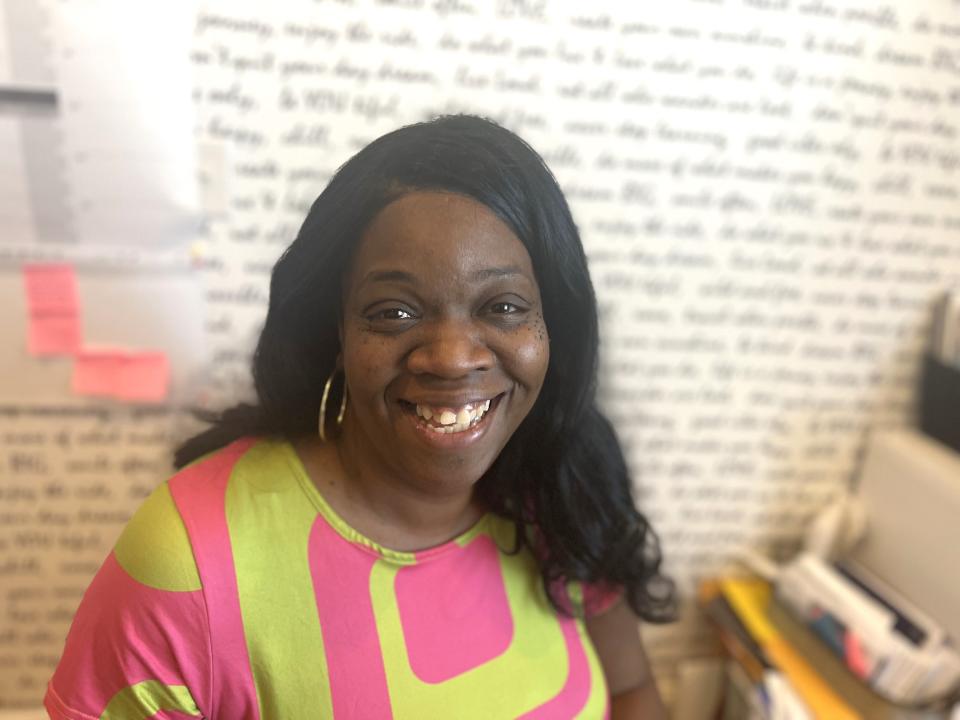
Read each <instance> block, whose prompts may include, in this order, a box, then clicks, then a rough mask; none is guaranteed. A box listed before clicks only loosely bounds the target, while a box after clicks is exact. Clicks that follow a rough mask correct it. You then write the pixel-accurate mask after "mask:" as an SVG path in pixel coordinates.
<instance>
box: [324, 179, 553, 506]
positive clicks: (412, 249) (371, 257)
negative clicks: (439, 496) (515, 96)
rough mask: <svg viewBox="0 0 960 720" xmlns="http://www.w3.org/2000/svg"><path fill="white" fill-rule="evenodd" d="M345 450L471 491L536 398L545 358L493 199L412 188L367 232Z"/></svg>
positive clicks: (352, 342)
mask: <svg viewBox="0 0 960 720" xmlns="http://www.w3.org/2000/svg"><path fill="white" fill-rule="evenodd" d="M342 347H343V364H344V371H345V373H346V378H347V386H348V388H349V405H348V412H347V417H346V419H345V420H344V428H343V435H342V440H341V451H342V452H346V453H348V456H349V459H350V461H351V462H352V463H360V467H362V468H363V469H364V470H365V471H367V472H376V473H388V474H389V476H390V477H392V478H393V479H395V480H400V481H402V482H405V483H412V484H413V485H415V486H417V487H419V488H421V489H422V490H424V491H429V492H435V493H443V494H446V493H457V492H462V491H465V490H468V489H470V488H471V487H472V485H473V483H475V482H476V481H477V480H479V479H480V477H481V476H482V475H483V473H484V472H486V470H487V469H488V468H489V467H490V465H491V464H492V463H493V461H494V460H495V459H496V458H497V456H498V455H499V454H500V451H501V450H502V449H503V447H504V445H506V443H507V441H508V440H509V439H510V437H511V436H512V435H513V433H514V431H515V430H516V429H517V427H518V426H519V425H520V423H521V421H522V420H523V419H524V418H525V417H526V415H527V413H529V412H530V409H531V408H532V407H533V404H534V402H535V401H536V399H537V394H538V393H539V392H540V387H541V386H542V384H543V378H544V375H545V374H546V371H547V364H548V362H549V358H550V345H549V339H548V337H547V328H546V325H545V324H544V321H543V311H542V307H541V302H540V289H539V287H538V285H537V281H536V278H535V276H534V273H533V266H532V263H531V261H530V256H529V255H528V254H527V250H526V248H525V247H524V246H523V243H521V242H520V240H519V239H518V238H517V237H516V235H514V234H513V232H512V231H511V230H510V229H509V228H508V227H507V226H506V225H505V224H504V223H503V222H502V221H501V220H500V219H499V218H497V216H496V215H494V214H493V212H492V211H490V210H489V209H488V208H487V207H486V206H484V205H482V204H480V203H478V202H476V201H474V200H471V199H469V198H466V197H463V196H461V195H455V194H451V193H442V192H415V193H411V194H409V195H405V196H404V197H402V198H400V199H399V200H396V201H395V202H393V203H391V204H390V205H388V206H387V207H386V208H384V209H383V210H382V211H381V212H380V213H379V214H378V215H377V216H376V217H375V218H374V220H373V222H372V223H371V224H370V225H369V226H368V228H367V229H366V231H365V232H364V234H363V237H362V238H361V240H360V243H359V247H358V248H357V252H356V255H355V257H354V259H353V262H352V265H351V268H350V271H349V274H348V276H347V282H346V285H345V288H344V317H343V327H342Z"/></svg>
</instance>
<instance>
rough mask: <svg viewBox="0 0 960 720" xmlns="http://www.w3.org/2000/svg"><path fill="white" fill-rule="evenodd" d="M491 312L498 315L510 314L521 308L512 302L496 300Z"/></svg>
mask: <svg viewBox="0 0 960 720" xmlns="http://www.w3.org/2000/svg"><path fill="white" fill-rule="evenodd" d="M490 312H492V313H494V314H496V315H509V314H511V313H515V312H520V308H519V307H517V306H516V305H514V304H513V303H510V302H495V303H493V304H492V305H491V306H490Z"/></svg>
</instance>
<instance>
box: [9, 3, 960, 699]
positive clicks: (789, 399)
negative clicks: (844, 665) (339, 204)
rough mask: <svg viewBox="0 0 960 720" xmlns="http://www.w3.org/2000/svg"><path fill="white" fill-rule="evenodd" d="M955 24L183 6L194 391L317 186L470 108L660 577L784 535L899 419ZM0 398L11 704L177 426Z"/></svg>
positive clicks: (931, 291) (910, 373)
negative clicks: (496, 130)
mask: <svg viewBox="0 0 960 720" xmlns="http://www.w3.org/2000/svg"><path fill="white" fill-rule="evenodd" d="M958 10H960V3H958V2H956V0H953V1H952V2H951V1H948V0H924V1H923V2H917V3H899V4H894V3H888V4H879V5H878V4H877V3H870V2H866V0H680V1H678V2H674V3H669V4H666V3H662V4H657V5H656V6H654V5H651V4H648V3H619V2H617V3H614V2H606V3H604V2H593V3H589V4H583V3H562V2H556V1H555V0H493V1H491V2H480V1H479V0H313V1H309V0H300V1H299V2H295V3H294V2H291V3H284V4H282V6H281V4H272V5H271V4H264V3H258V4H253V3H249V4H247V3H235V2H220V1H218V2H203V3H200V5H199V7H198V8H197V11H196V13H195V17H194V27H193V41H192V47H191V49H190V61H191V64H192V68H193V87H192V89H191V90H192V97H193V102H194V107H195V110H196V126H195V132H196V141H197V146H198V152H199V154H198V157H199V161H200V166H201V167H200V175H201V181H202V183H203V190H204V193H205V197H206V199H207V210H208V211H209V216H208V218H207V222H206V225H205V230H204V233H203V235H202V237H200V238H199V241H200V242H199V244H198V245H197V246H196V248H195V250H196V254H195V260H196V262H195V269H194V271H193V272H194V274H195V280H196V282H197V283H198V284H200V285H201V286H202V288H203V292H204V295H205V304H206V316H205V317H206V329H205V333H206V337H207V342H208V343H209V358H210V360H209V364H208V367H207V369H206V373H205V376H204V381H203V390H202V392H201V393H200V394H199V395H198V399H199V401H200V402H201V403H203V404H205V405H207V406H208V407H220V406H223V405H225V404H228V403H230V402H232V401H234V400H236V399H237V398H241V397H246V396H248V395H249V392H250V380H249V373H248V363H249V356H250V351H251V349H252V343H253V342H254V340H255V338H256V335H257V332H258V330H259V325H260V323H261V322H262V319H263V314H264V310H265V304H266V298H267V292H268V281H269V272H270V269H271V267H272V264H273V262H274V261H275V259H276V258H277V256H278V255H279V253H280V252H281V251H282V250H283V248H284V247H285V246H286V245H287V244H288V243H289V242H290V241H291V239H292V238H293V236H294V235H295V233H296V231H297V228H298V226H299V223H300V222H301V221H302V219H303V216H304V215H305V213H306V211H307V209H308V207H309V205H310V203H311V202H312V200H313V199H314V198H315V196H316V195H317V194H318V193H319V192H320V190H321V189H322V188H323V187H324V184H325V183H326V181H327V180H328V179H329V178H330V176H331V175H332V173H333V172H334V171H335V169H336V168H337V167H338V166H339V165H340V164H341V163H343V162H344V161H345V160H346V159H347V158H348V157H349V156H350V155H351V154H352V153H354V152H355V151H356V150H358V149H359V148H361V147H362V146H364V145H365V144H366V143H368V142H369V141H371V140H372V139H374V138H376V137H377V136H379V135H381V134H382V133H384V132H386V131H388V130H391V129H393V128H395V127H397V126H399V125H401V124H405V123H408V122H413V121H417V120H420V119H424V118H427V117H430V116H433V115H436V114H438V113H450V112H475V113H480V114H484V115H487V116H489V117H492V118H494V119H496V120H497V121H499V122H501V123H503V124H504V125H506V126H507V127H509V128H511V129H513V130H515V131H517V132H518V133H519V134H521V135H522V136H523V137H524V138H526V139H527V140H528V141H529V142H530V143H531V144H532V145H533V146H534V147H535V148H536V149H538V150H539V151H540V152H541V153H542V154H543V155H544V157H545V158H546V160H547V162H548V164H549V165H550V166H551V167H552V169H553V170H554V172H555V173H556V175H557V177H558V179H559V181H560V183H561V185H562V186H563V188H564V190H565V192H566V194H567V197H568V198H569V200H570V202H571V205H572V207H573V211H574V215H575V218H576V220H577V222H578V225H579V227H580V229H581V232H582V235H583V239H584V244H585V246H586V249H587V254H588V256H589V260H590V267H591V272H592V273H593V279H594V282H595V284H596V288H597V293H598V296H599V300H600V304H601V310H602V328H603V331H602V382H601V399H602V403H603V406H604V407H605V409H606V410H607V412H608V413H609V415H610V416H611V418H612V419H613V420H614V422H615V425H616V428H617V431H618V433H619V434H620V437H621V439H622V441H623V443H624V445H625V448H626V450H627V453H628V457H629V460H630V462H631V466H632V468H633V471H634V473H635V478H636V488H637V499H638V501H639V502H640V504H641V506H642V507H643V509H644V510H645V511H646V512H647V513H648V514H649V515H650V516H651V517H652V518H653V520H654V523H655V526H656V527H657V529H658V530H659V532H660V534H661V537H662V540H663V546H664V550H665V553H666V556H667V559H668V566H669V570H670V571H671V572H672V573H673V574H674V576H675V577H676V578H677V580H678V581H679V583H680V587H681V588H682V589H683V590H684V591H685V592H687V593H689V590H690V589H691V588H692V587H693V584H694V583H695V582H696V580H697V579H698V578H700V577H702V576H703V575H705V574H709V573H711V572H715V571H717V570H718V569H719V568H721V567H723V565H724V563H726V562H727V561H728V559H729V557H730V556H731V554H732V553H734V552H735V551H736V550H737V549H738V548H740V547H743V546H746V545H751V546H759V547H761V548H765V549H769V550H772V551H777V550H780V551H782V550H786V549H789V548H790V547H792V546H793V545H794V544H795V542H796V540H797V537H798V535H799V533H800V531H801V528H802V527H803V524H804V522H805V521H806V520H807V519H808V518H809V517H810V515H811V513H812V512H814V510H815V509H817V508H818V507H820V506H822V505H823V504H824V503H825V502H828V501H829V500H830V499H831V498H832V497H834V496H836V495H837V494H838V493H839V492H841V491H842V490H843V489H844V488H845V487H846V486H847V484H848V482H849V481H850V478H851V475H852V473H853V472H854V469H855V465H856V459H857V453H858V449H859V448H860V447H861V446H862V442H863V439H864V435H865V432H866V431H867V429H868V428H869V427H871V426H876V425H891V424H902V423H906V422H910V421H911V419H912V416H913V398H914V384H915V382H916V376H917V370H918V361H919V358H920V355H921V353H922V349H923V342H924V339H925V334H926V331H927V310H928V308H929V306H930V305H931V304H932V301H933V299H934V296H935V295H936V293H937V292H938V291H940V290H942V289H944V288H945V287H948V286H951V285H956V284H957V283H960V139H958V132H960V122H958V118H960V13H958ZM0 410H2V412H3V414H2V415H0V417H2V418H3V419H4V422H3V426H4V433H3V435H2V436H0V440H2V442H3V444H4V452H5V454H6V457H5V459H4V461H3V462H4V463H5V464H6V470H7V472H6V474H5V475H4V478H5V479H4V480H3V481H2V484H0V500H2V503H0V552H2V556H0V557H2V558H3V559H2V560H0V585H2V587H3V588H4V589H3V591H2V592H3V594H4V600H5V605H4V608H5V611H4V614H3V615H2V617H0V703H14V702H27V701H29V700H32V699H36V698H38V697H39V695H40V694H41V692H42V685H43V683H44V682H45V680H46V677H47V675H48V674H49V672H50V668H51V667H52V665H53V663H54V661H55V658H56V656H57V652H58V650H59V644H60V643H61V642H62V637H63V633H64V631H65V629H66V626H67V624H68V621H69V615H70V612H71V608H72V607H73V606H75V604H76V602H77V599H78V596H79V593H80V591H81V589H82V587H83V586H84V584H85V583H86V581H87V580H88V578H89V576H90V574H91V572H92V571H93V570H94V568H95V566H96V564H97V563H98V562H99V560H100V559H101V558H102V557H103V555H104V554H105V553H106V552H107V550H108V548H109V544H110V542H112V540H113V538H115V537H116V534H117V532H118V531H119V528H120V527H122V523H123V521H124V520H125V518H126V517H127V516H128V515H129V513H130V512H131V510H132V509H133V508H134V507H135V506H136V503H137V501H139V499H140V498H141V497H142V496H143V494H144V493H145V492H146V491H147V490H148V489H149V487H150V486H151V485H152V484H155V483H157V482H159V481H160V480H161V479H162V478H163V475H164V473H165V471H166V470H165V468H166V465H165V463H166V457H165V455H164V453H165V452H166V451H167V449H168V448H169V445H170V442H171V437H172V434H173V435H175V434H176V432H173V433H172V434H171V430H170V428H171V427H174V426H176V420H175V419H173V420H172V419H171V417H173V416H175V415H176V414H177V412H178V410H177V408H175V407H170V408H167V412H160V411H157V412H155V413H154V414H147V415H143V414H140V415H137V414H136V413H135V412H134V411H133V410H128V409H124V408H119V407H114V406H110V407H106V408H104V409H103V410H102V412H101V413H100V414H96V413H94V414H92V415H83V416H81V417H72V416H69V415H65V414H63V413H58V412H57V411H56V407H55V406H51V405H50V404H49V403H47V404H45V405H42V406H31V405H30V403H19V404H17V405H11V406H9V407H7V408H0ZM7 428H9V429H7ZM51 458H52V459H51ZM650 638H651V644H652V650H653V652H654V654H655V656H656V658H657V660H658V661H659V662H660V663H661V665H662V666H663V667H669V665H670V663H671V662H672V661H673V660H675V659H677V658H680V657H683V656H685V655H688V654H690V653H692V652H695V651H697V649H698V648H699V647H701V645H702V644H703V643H704V642H706V640H705V638H706V636H705V635H704V633H703V632H702V629H701V628H700V625H699V623H698V621H697V619H696V615H695V613H692V612H687V613H686V614H685V616H684V619H683V620H682V621H681V622H680V623H678V624H677V625H675V626H673V627H671V628H668V629H665V630H660V631H657V632H655V633H651V635H650Z"/></svg>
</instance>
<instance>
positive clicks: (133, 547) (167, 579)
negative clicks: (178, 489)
mask: <svg viewBox="0 0 960 720" xmlns="http://www.w3.org/2000/svg"><path fill="white" fill-rule="evenodd" d="M113 554H114V557H115V558H116V560H117V562H118V563H119V565H120V566H121V567H122V568H123V569H124V571H126V573H127V574H128V575H129V576H130V577H131V578H133V579H134V580H136V581H137V582H139V583H141V584H143V585H147V586H149V587H152V588H156V589H159V590H171V591H188V590H199V589H200V577H199V574H198V572H197V565H196V561H195V560H194V556H193V549H192V546H191V543H190V539H189V537H188V535H187V529H186V526H185V525H184V522H183V519H182V518H181V516H180V513H179V511H178V510H177V507H176V503H175V502H174V500H173V495H172V494H171V492H170V484H169V482H165V483H163V484H162V485H160V486H159V487H158V488H156V489H155V490H154V491H153V492H152V493H151V494H150V496H149V497H148V498H147V499H146V500H145V501H144V503H143V504H142V505H141V506H140V508H139V509H138V510H137V511H136V513H134V515H133V517H132V518H131V519H130V522H128V523H127V526H126V527H125V528H124V530H123V532H122V533H121V534H120V538H119V539H118V540H117V543H116V545H115V546H114V549H113Z"/></svg>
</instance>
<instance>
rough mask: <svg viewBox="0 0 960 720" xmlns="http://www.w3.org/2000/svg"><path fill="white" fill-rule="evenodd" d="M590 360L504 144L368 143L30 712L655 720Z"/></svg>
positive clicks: (641, 584) (615, 452)
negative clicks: (224, 407)
mask: <svg viewBox="0 0 960 720" xmlns="http://www.w3.org/2000/svg"><path fill="white" fill-rule="evenodd" d="M597 344H598V341H597V312H596V301H595V298H594V294H593V288H592V285H591V283H590V278H589V274H588V272H587V267H586V260H585V257H584V253H583V248H582V246H581V244H580V239H579V236H578V234H577V231H576V227H575V225H574V223H573V220H572V217H571V215H570V211H569V209H568V207H567V204H566V201H565V200H564V198H563V195H562V193H561V192H560V189H559V187H558V186H557V183H556V181H555V180H554V178H553V176H552V175H551V174H550V172H549V170H548V169H547V168H546V166H545V165H544V164H543V162H542V160H541V159H540V157H539V156H538V155H537V154H536V153H535V152H534V151H533V150H532V149H531V148H530V147H529V146H528V145H527V144H526V143H524V142H523V141H522V140H521V139H520V138H518V137H517V136H515V135H513V134H512V133H510V132H509V131H507V130H505V129H503V128H501V127H499V126H497V125H495V124H493V123H491V122H488V121H486V120H483V119H480V118H477V117H470V116H450V117H443V118H439V119H437V120H434V121H432V122H428V123H421V124H417V125H412V126H409V127H405V128H401V129H400V130H397V131H395V132H393V133H390V134H388V135H386V136H384V137H382V138H380V139H379V140H377V141H375V142H373V143H372V144H371V145H369V146H368V147H366V148H364V149H363V150H362V151H361V152H360V153H358V154H357V155H356V156H355V157H353V158H352V159H351V160H350V161H348V162H347V163H346V164H345V165H344V166H343V167H342V168H341V169H340V170H339V171H338V173H337V174H336V175H335V177H334V178H333V180H332V181H331V182H330V185H329V186H328V187H327V188H326V189H325V190H324V192H323V193H322V194H321V195H320V197H319V198H318V199H317V200H316V202H315V203H314V205H313V207H312V208H311V210H310V213H309V214H308V216H307V218H306V220H305V222H304V224H303V227H302V228H301V230H300V233H299V234H298V236H297V238H296V240H295V241H294V242H293V244H292V245H291V246H290V247H289V248H288V249H287V251H286V252H285V253H284V254H283V256H282V257H281V258H280V260H279V261H278V262H277V265H276V267H275V268H274V271H273V276H272V281H271V288H270V304H269V309H268V313H267V319H266V322H265V325H264V328H263V332H262V335H261V338H260V342H259V344H258V347H257V352H256V355H255V358H254V366H253V373H254V379H255V384H256V389H257V397H258V402H257V404H256V405H241V406H237V407H235V408H232V409H230V410H228V411H226V412H224V413H223V414H222V415H220V416H218V417H216V418H212V420H214V424H213V427H211V428H210V429H209V430H207V431H206V432H204V433H202V434H200V435H198V436H197V437H195V438H193V439H192V440H190V441H188V442H187V443H186V444H185V445H184V446H183V447H181V448H180V450H179V451H178V453H177V458H176V460H177V465H178V467H182V468H183V469H182V470H181V471H180V472H179V473H178V474H177V475H175V476H174V477H173V478H171V479H170V480H169V481H168V482H166V483H164V484H163V485H161V486H160V487H159V488H158V489H157V491H156V492H155V493H154V494H153V495H152V496H151V497H150V499H149V500H148V501H147V502H146V503H145V504H144V506H143V507H142V508H141V509H140V511H138V513H137V514H136V516H135V517H134V518H133V520H131V522H130V524H129V525H128V526H127V529H126V530H125V531H124V533H123V535H122V537H121V538H120V540H119V541H118V543H117V546H116V548H115V549H114V551H113V553H111V555H110V557H109V558H108V559H107V561H106V563H105V564H104V566H103V568H102V569H101V571H100V572H99V573H98V575H97V577H96V578H95V580H94V582H93V584H92V586H91V588H90V589H89V590H88V592H87V594H86V596H85V598H84V601H83V603H82V605H81V608H80V610H79V611H78V614H77V617H76V620H75V622H74V625H73V628H72V630H71V632H70V635H69V637H68V640H67V646H66V649H65V652H64V655H63V659H62V660H61V663H60V666H59V667H58V669H57V672H56V674H55V675H54V677H53V679H52V680H51V683H50V687H49V690H48V694H47V700H46V703H47V709H48V711H49V712H50V714H51V716H53V717H56V718H79V717H91V716H94V717H97V716H99V717H124V718H127V717H151V716H154V715H155V714H156V713H158V712H166V713H169V716H177V717H182V716H184V715H186V716H193V717H208V718H231V719H233V718H264V719H266V718H285V719H286V718H317V717H321V718H390V717H393V718H437V717H456V718H473V717H476V718H484V719H490V718H515V717H525V718H534V717H536V718H570V717H584V718H600V717H603V716H604V715H605V714H606V713H608V712H609V713H612V717H613V718H627V717H644V718H647V717H661V716H662V713H663V709H662V706H661V704H660V701H659V698H658V696H657V692H656V688H655V686H654V684H653V682H652V678H651V676H650V672H649V668H648V665H647V662H646V658H645V655H644V652H643V648H642V645H641V643H640V638H639V634H638V632H637V619H638V617H639V618H643V619H646V620H650V621H664V620H667V619H669V617H670V615H671V613H672V609H673V592H672V586H671V584H670V583H669V581H668V580H667V579H666V578H664V577H663V576H662V575H661V574H660V571H659V567H660V553H659V550H658V547H657V542H656V538H655V536H654V534H653V532H652V530H651V528H650V527H649V525H648V524H647V522H646V520H645V519H644V517H643V515H641V514H640V513H639V512H638V511H637V509H636V508H635V506H634V504H633V502H632V499H631V492H630V480H629V477H628V473H627V470H626V466H625V464H624V460H623V454H622V452H621V450H620V447H619V444H618V442H617V439H616V436H615V434H614V432H613V429H612V428H611V426H610V424H609V423H608V422H607V421H606V419H605V418H604V417H603V416H602V414H601V413H600V412H599V411H598V410H597V409H596V407H595V405H594V388H595V381H596V378H595V374H596V370H595V368H596V353H597ZM165 716H167V715H165Z"/></svg>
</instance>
